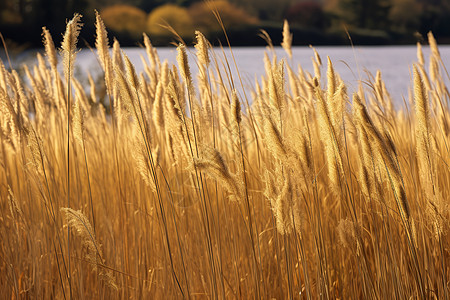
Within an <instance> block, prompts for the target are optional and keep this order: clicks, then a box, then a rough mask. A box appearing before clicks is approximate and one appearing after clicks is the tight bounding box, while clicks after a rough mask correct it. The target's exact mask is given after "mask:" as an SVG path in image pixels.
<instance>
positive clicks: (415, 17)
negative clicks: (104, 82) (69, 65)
mask: <svg viewBox="0 0 450 300" xmlns="http://www.w3.org/2000/svg"><path fill="white" fill-rule="evenodd" d="M212 8H216V9H217V10H218V11H219V12H220V14H221V17H222V19H223V21H224V24H225V26H226V28H227V30H228V31H229V34H230V36H231V37H232V42H233V44H234V45H245V44H251V45H255V44H264V41H262V40H261V39H260V38H258V37H257V35H258V32H259V29H261V28H262V29H265V30H266V31H267V32H268V33H269V34H271V36H272V38H274V42H277V39H278V40H279V39H280V38H281V36H280V32H281V24H282V23H281V22H282V21H283V20H284V19H287V20H288V21H289V22H290V24H291V28H292V31H293V32H294V43H297V44H310V43H313V44H348V40H347V38H346V33H345V31H346V30H347V31H348V32H350V34H351V36H352V37H353V40H354V41H356V42H357V43H374V44H379V43H383V44H385V43H411V42H413V41H414V40H415V39H416V38H417V37H418V36H420V35H424V34H425V33H426V32H428V31H430V30H432V31H433V33H434V34H435V36H436V37H437V38H438V40H439V42H441V43H445V42H450V1H448V0H277V1H274V0H213V1H207V2H205V1H203V0H126V1H125V0H66V1H61V0H1V1H0V32H1V33H2V34H3V35H4V36H5V37H6V38H7V39H9V41H10V42H8V43H10V44H11V45H14V43H16V44H18V45H28V46H40V45H41V32H42V27H43V26H46V27H47V28H48V29H49V30H50V32H51V33H52V34H53V36H54V38H55V42H57V43H58V42H59V39H60V37H61V33H62V32H63V31H64V28H65V20H68V19H70V18H71V17H72V16H73V14H74V13H75V12H80V13H82V14H83V16H84V19H83V20H84V23H85V26H84V28H83V31H82V36H81V38H82V39H84V40H85V41H86V42H87V43H88V44H90V45H92V44H93V38H94V10H95V9H96V10H98V11H100V13H101V15H102V17H103V18H104V20H105V23H106V25H107V27H108V28H109V30H110V31H111V34H112V35H114V36H116V37H118V38H119V40H120V41H121V42H122V44H124V45H136V43H137V41H138V40H139V39H140V37H141V34H142V32H147V33H149V34H150V35H151V36H152V41H156V42H155V44H160V45H161V44H167V43H168V42H170V41H171V40H173V34H171V33H170V32H169V31H167V29H164V28H163V27H164V25H170V26H172V27H173V28H174V29H175V30H176V31H177V32H179V34H180V35H181V36H182V37H183V38H185V39H186V40H187V41H188V42H189V41H190V39H191V38H192V36H193V32H194V30H195V29H200V30H201V31H203V32H204V33H206V34H207V35H208V37H209V38H212V39H213V40H214V39H221V38H223V36H221V28H220V26H219V25H218V23H217V21H216V19H215V17H214V15H213V14H212V12H211V10H212ZM272 33H273V35H272ZM418 33H419V34H418ZM11 41H14V42H11Z"/></svg>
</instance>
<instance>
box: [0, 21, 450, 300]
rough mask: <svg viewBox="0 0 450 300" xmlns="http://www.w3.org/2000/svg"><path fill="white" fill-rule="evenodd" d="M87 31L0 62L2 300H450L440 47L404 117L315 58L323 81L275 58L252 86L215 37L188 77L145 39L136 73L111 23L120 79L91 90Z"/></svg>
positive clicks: (376, 85) (416, 80)
mask: <svg viewBox="0 0 450 300" xmlns="http://www.w3.org/2000/svg"><path fill="white" fill-rule="evenodd" d="M80 18H81V16H80V15H75V16H74V18H73V19H72V20H71V21H70V22H68V24H67V30H66V32H65V35H64V41H63V43H62V46H61V49H60V50H58V49H59V47H58V48H57V47H55V45H54V43H53V41H52V37H51V35H50V33H49V32H48V30H46V29H45V28H44V29H43V40H44V45H45V56H41V55H40V54H38V56H37V64H36V65H28V66H27V65H24V66H23V67H21V71H20V72H21V73H19V70H9V68H8V67H7V63H5V64H1V65H0V141H1V143H0V145H1V147H0V197H1V198H0V199H1V202H0V212H1V213H0V239H1V244H0V274H1V275H0V295H1V296H0V298H2V299H181V298H188V299H273V298H275V299H318V298H320V299H449V294H450V290H449V288H450V238H449V237H450V235H449V233H450V232H449V230H450V228H449V227H450V222H449V221H450V150H449V147H450V145H449V144H450V100H449V98H450V94H449V90H448V89H447V87H446V86H445V81H447V80H448V78H449V75H448V73H447V70H446V69H445V66H444V65H443V63H442V60H441V57H440V53H439V49H438V46H437V45H436V41H435V39H434V38H433V36H432V34H431V33H430V34H429V35H428V42H429V45H430V48H431V54H430V57H428V58H427V61H428V62H427V63H425V59H424V57H423V54H422V50H421V46H420V44H418V48H417V54H418V61H417V63H415V64H414V65H413V66H411V78H404V80H407V81H411V82H412V85H413V93H412V94H411V97H410V99H405V104H404V105H403V107H404V108H403V109H400V110H396V108H395V107H394V104H393V100H392V99H391V97H390V95H389V92H388V91H387V90H386V88H385V84H384V82H383V79H382V74H380V73H378V74H376V75H374V76H369V78H370V80H367V81H364V82H361V83H360V86H359V89H357V91H356V92H355V93H353V92H350V91H348V90H347V88H346V83H345V82H343V81H342V80H341V79H340V77H339V74H337V73H336V72H335V71H334V69H333V62H332V61H330V60H329V59H328V60H327V59H326V58H323V57H322V58H321V57H320V56H319V54H318V53H317V52H316V51H315V50H314V49H313V50H312V53H313V54H314V58H313V64H314V66H315V68H314V69H315V70H314V74H310V73H308V72H306V71H304V70H303V69H302V68H301V67H297V66H293V65H291V63H290V60H289V59H287V60H279V59H277V57H276V55H275V52H274V51H273V48H272V47H271V46H269V47H268V50H267V55H266V57H265V59H264V62H263V63H264V65H265V70H266V73H265V75H264V78H263V79H262V83H261V84H256V87H255V89H254V90H245V89H243V88H242V83H241V82H242V81H241V78H240V77H239V75H238V76H236V75H234V76H232V75H231V70H239V66H236V65H235V63H234V61H233V59H232V58H231V59H228V60H227V59H226V58H225V57H224V54H223V52H222V51H221V50H220V49H219V50H216V51H215V52H214V51H213V50H212V48H211V45H210V43H209V42H208V41H207V40H206V39H205V37H204V36H203V35H202V34H201V33H200V32H196V44H195V49H193V50H189V49H188V48H187V47H186V45H185V44H183V43H180V44H179V46H178V48H177V53H178V56H177V62H178V63H177V65H170V64H168V63H167V62H165V61H164V62H162V61H160V59H159V58H158V55H157V52H156V49H155V48H154V47H153V46H152V44H151V42H150V40H149V38H148V37H147V36H145V35H144V40H143V44H144V45H145V49H146V54H147V55H146V56H147V57H145V58H144V59H143V62H142V63H143V64H145V71H144V72H143V73H142V74H137V73H136V72H135V69H134V66H133V65H132V64H131V62H130V60H129V59H128V57H127V56H126V55H125V53H124V52H122V51H121V49H120V46H119V44H118V42H117V41H114V43H111V44H112V47H111V48H112V50H111V51H110V49H111V48H109V41H108V39H107V33H106V29H105V27H104V25H103V22H102V20H101V19H100V17H99V16H98V14H97V20H96V26H97V37H96V38H97V39H96V45H95V46H96V53H97V57H98V61H99V63H100V65H101V67H102V68H103V71H104V73H103V74H104V77H103V78H102V80H101V81H98V80H97V81H95V80H94V79H93V78H92V77H91V76H88V74H82V75H81V76H84V77H83V78H76V77H77V76H74V72H73V70H74V68H73V66H74V62H75V59H76V53H77V51H78V49H77V39H78V33H79V31H80V29H81V23H80V22H81V20H80ZM283 36H284V41H283V44H282V46H283V48H284V49H285V50H286V51H287V53H288V54H290V49H291V40H292V36H291V34H290V33H289V26H288V24H287V23H285V26H284V30H283ZM266 39H267V41H268V42H269V45H271V44H270V40H269V38H268V37H267V36H266ZM187 51H194V52H195V54H196V58H195V59H194V60H190V61H189V62H188V60H187ZM58 52H60V54H58ZM59 60H61V61H62V66H63V68H59V67H58V65H59V62H58V61H59ZM194 64H196V65H197V66H198V69H199V71H198V74H192V73H191V72H190V65H191V66H192V65H194ZM62 69H63V70H64V72H61V73H60V72H59V70H62ZM321 72H322V74H321ZM19 74H21V75H19ZM86 78H87V79H89V81H87V79H86ZM82 79H83V80H82ZM85 79H86V80H85ZM81 82H89V83H88V84H82V83H81ZM397 101H401V99H397ZM408 101H409V103H407V102H408ZM397 103H399V102H397ZM400 103H401V102H400Z"/></svg>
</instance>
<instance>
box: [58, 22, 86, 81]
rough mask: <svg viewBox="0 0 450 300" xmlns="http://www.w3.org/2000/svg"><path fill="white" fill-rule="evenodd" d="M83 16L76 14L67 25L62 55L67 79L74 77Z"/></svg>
mask: <svg viewBox="0 0 450 300" xmlns="http://www.w3.org/2000/svg"><path fill="white" fill-rule="evenodd" d="M80 20H81V15H80V14H75V15H74V16H73V19H72V20H70V21H69V22H68V23H67V26H66V32H65V34H64V38H63V42H62V44H61V54H62V56H63V65H64V75H65V76H66V79H69V78H71V77H72V73H73V69H74V65H75V57H76V55H77V49H76V46H77V42H78V35H79V34H80V30H81V26H82V24H81V23H80Z"/></svg>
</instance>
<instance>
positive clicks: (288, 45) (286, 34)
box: [281, 20, 292, 59]
mask: <svg viewBox="0 0 450 300" xmlns="http://www.w3.org/2000/svg"><path fill="white" fill-rule="evenodd" d="M281 47H283V49H284V51H286V53H287V54H288V55H289V58H290V59H292V33H291V32H290V30H289V23H288V21H287V20H284V23H283V42H282V43H281Z"/></svg>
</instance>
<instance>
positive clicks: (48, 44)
mask: <svg viewBox="0 0 450 300" xmlns="http://www.w3.org/2000/svg"><path fill="white" fill-rule="evenodd" d="M42 35H43V36H44V48H45V55H46V56H47V60H48V62H49V64H50V67H51V68H52V70H56V66H57V64H58V59H57V57H56V49H55V44H54V43H53V39H52V36H51V34H50V31H48V29H47V28H46V27H42Z"/></svg>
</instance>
